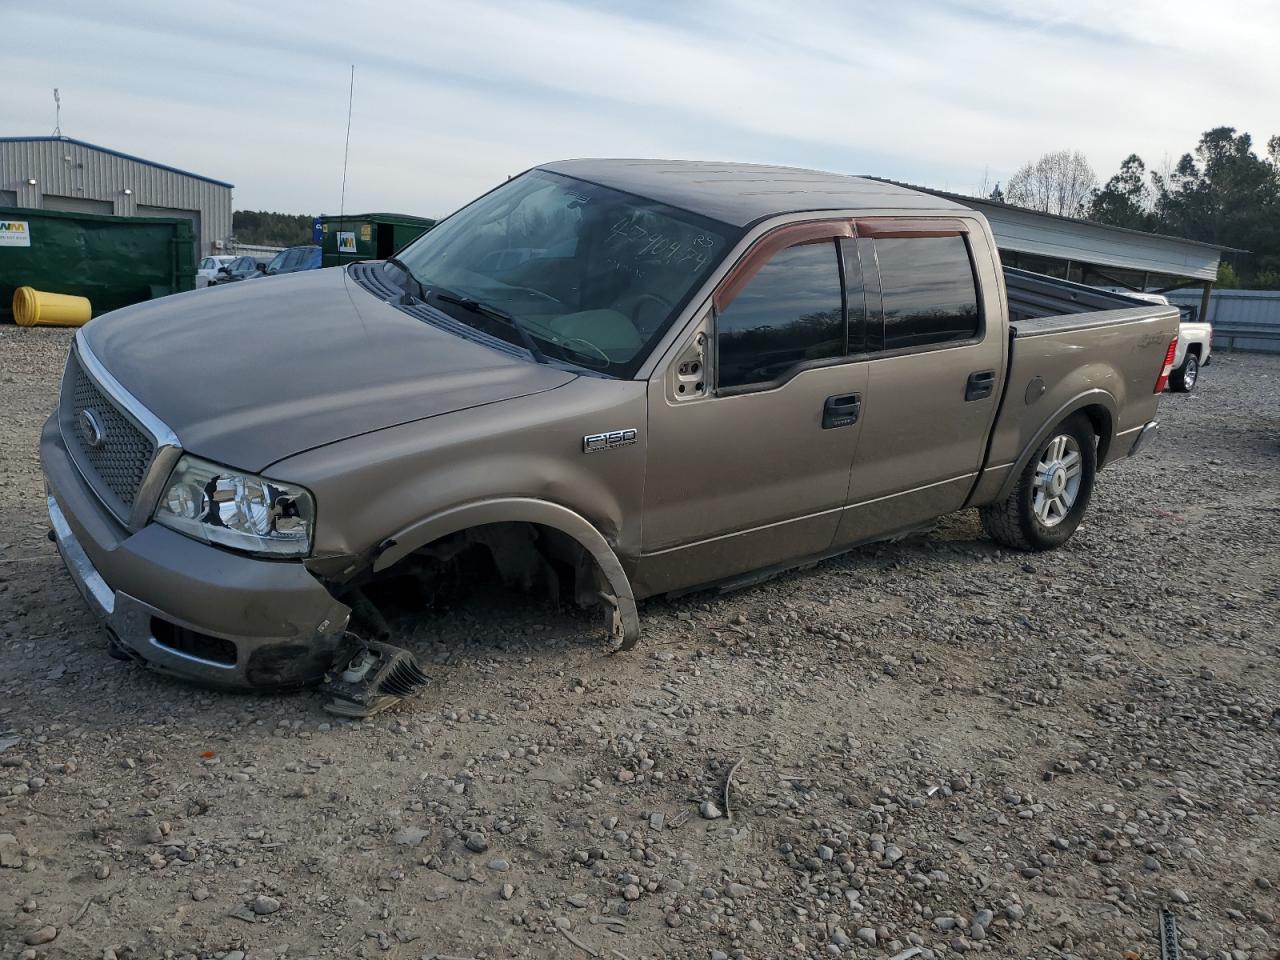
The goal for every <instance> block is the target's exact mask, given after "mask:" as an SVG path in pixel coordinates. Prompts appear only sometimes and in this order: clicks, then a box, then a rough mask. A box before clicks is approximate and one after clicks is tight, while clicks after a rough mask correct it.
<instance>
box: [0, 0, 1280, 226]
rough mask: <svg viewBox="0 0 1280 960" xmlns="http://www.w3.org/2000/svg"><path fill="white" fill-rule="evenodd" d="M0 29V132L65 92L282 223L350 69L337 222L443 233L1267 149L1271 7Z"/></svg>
mask: <svg viewBox="0 0 1280 960" xmlns="http://www.w3.org/2000/svg"><path fill="white" fill-rule="evenodd" d="M1065 7H1069V12H1067V13H1062V12H1060V8H1065ZM792 10H795V11H800V10H803V11H804V12H803V13H800V12H794V13H793V12H791V11H792ZM196 11H198V12H196ZM0 35H3V36H4V37H5V41H6V42H5V43H4V71H3V77H4V79H3V87H2V88H0V89H2V93H0V135H46V134H49V133H51V132H52V130H53V125H54V115H53V99H52V88H53V87H55V86H56V87H59V88H60V89H61V91H62V103H63V113H62V131H63V133H64V134H66V135H67V136H71V137H76V138H79V139H82V140H87V141H89V142H91V143H96V144H101V145H103V146H107V147H112V148H114V149H117V150H122V151H125V152H127V153H133V154H137V155H138V156H141V157H145V158H147V159H150V160H155V161H158V162H161V163H167V164H171V165H173V166H177V167H182V168H184V169H188V170H191V171H194V172H197V173H202V174H205V175H207V176H211V177H214V178H217V179H221V180H228V181H230V182H232V183H234V184H235V185H236V189H235V205H236V207H237V208H252V209H268V210H278V211H282V212H290V213H294V212H296V213H311V214H314V213H321V212H336V210H337V208H338V202H339V190H340V186H341V179H342V149H343V139H344V135H345V132H346V121H347V84H348V79H349V70H350V65H351V64H353V63H354V64H355V67H356V75H355V99H354V104H355V109H354V120H353V123H352V130H351V157H350V170H349V174H348V179H347V196H346V209H347V210H348V211H358V210H394V211H400V212H405V213H415V214H422V215H427V216H439V215H442V214H444V213H447V212H449V211H450V210H452V209H454V208H456V207H457V206H459V205H461V204H462V203H464V202H465V201H467V200H469V199H471V198H472V197H474V196H475V195H476V194H478V193H480V192H482V191H484V190H486V189H488V188H489V187H491V186H492V185H493V184H495V183H497V182H499V181H501V180H502V179H504V178H505V177H506V176H508V175H510V174H515V173H518V172H520V171H521V170H524V169H526V168H528V167H529V166H532V165H534V164H537V163H540V162H543V161H547V160H553V159H561V158H565V157H583V156H615V157H668V158H671V157H675V158H694V159H718V160H743V161H755V162H768V163H783V164H791V165H795V166H806V167H815V168H819V169H825V170H834V171H840V172H845V173H871V174H876V175H879V176H885V177H891V178H894V179H899V180H906V181H909V182H915V183H922V184H927V185H930V186H934V187H941V188H949V189H953V190H960V191H967V190H973V189H976V188H977V187H978V185H979V184H980V183H982V182H983V180H984V176H986V177H987V178H989V180H990V181H991V182H994V181H996V180H1004V179H1006V178H1007V177H1008V175H1009V173H1010V172H1011V171H1012V170H1014V169H1015V168H1017V167H1018V166H1019V165H1020V164H1021V163H1022V162H1023V161H1025V160H1028V159H1033V158H1035V157H1037V156H1039V155H1040V154H1041V153H1043V152H1045V151H1048V150H1055V149H1059V148H1063V147H1071V148H1076V149H1080V150H1082V151H1084V153H1085V154H1086V155H1087V156H1088V157H1089V159H1090V161H1091V162H1092V163H1093V165H1094V167H1095V169H1096V170H1097V171H1098V174H1099V177H1100V178H1101V179H1104V180H1105V179H1106V178H1107V177H1108V176H1110V175H1111V174H1112V173H1113V172H1114V171H1115V169H1116V168H1117V167H1118V166H1119V163H1120V161H1121V159H1123V158H1124V157H1125V156H1127V155H1128V154H1129V153H1131V152H1137V153H1138V154H1140V155H1141V156H1142V157H1143V158H1144V159H1146V160H1147V162H1148V164H1149V165H1151V166H1157V167H1158V166H1159V165H1160V163H1161V161H1162V160H1163V159H1164V158H1166V157H1171V158H1174V159H1176V157H1177V156H1178V155H1179V154H1181V153H1183V152H1185V151H1187V150H1189V149H1191V148H1192V147H1193V146H1194V144H1195V141H1196V140H1197V138H1198V137H1199V135H1200V133H1201V132H1202V131H1204V130H1206V129H1208V128H1210V127H1212V126H1217V125H1223V124H1225V125H1230V126H1235V127H1237V128H1240V129H1243V130H1248V131H1249V132H1250V133H1252V134H1253V135H1254V140H1255V143H1256V144H1258V145H1259V147H1260V148H1263V147H1264V145H1265V142H1266V139H1267V137H1269V136H1270V135H1272V134H1275V133H1280V108H1278V107H1277V104H1280V53H1278V52H1277V44H1278V43H1280V4H1278V3H1275V2H1274V0H1259V2H1248V0H1244V2H1230V0H1228V2H1216V3H1208V2H1203V0H1197V2H1183V0H1167V2H1155V0H1126V2H1122V3H1116V2H1114V0H1111V2H1100V0H1074V2H1072V3H1070V4H1065V3H1063V2H1061V0H1055V2H1047V0H987V2H955V3H944V2H909V0H893V2H885V0H878V2H873V3H861V2H852V0H850V2H832V3H791V2H777V0H760V2H757V0H734V2H729V0H695V2H687V0H685V2H666V0H640V2H634V3H624V2H622V0H613V2H608V0H604V2H599V3H586V2H581V3H571V2H557V0H546V2H508V3H489V2H462V0H455V2H452V3H436V2H425V0H422V2H418V0H415V2H406V0H402V2H400V3H380V2H369V0H358V2H355V0H353V2H348V3H345V4H338V3H330V2H328V0H312V2H296V3H295V2H288V0H270V2H267V0H258V2H254V3H252V4H249V3H239V2H228V0H216V2H211V3H173V2H171V0H157V2H148V0H112V2H109V3H102V2H101V0H92V2H90V0H65V2H63V0H41V2H39V3H26V2H20V0H0Z"/></svg>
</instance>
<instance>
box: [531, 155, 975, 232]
mask: <svg viewBox="0 0 1280 960" xmlns="http://www.w3.org/2000/svg"><path fill="white" fill-rule="evenodd" d="M538 169H540V170H548V171H550V172H552V173H560V174H564V175H565V176H568V177H577V178H578V179H579V180H586V181H589V182H591V183H595V184H598V185H599V186H602V187H612V188H613V189H615V190H622V191H625V192H626V193H631V194H635V195H636V196H639V197H645V198H646V199H649V200H656V201H658V202H660V203H665V204H668V205H669V206H672V207H679V208H681V209H683V210H688V211H690V212H691V213H696V214H700V215H702V216H704V217H709V218H710V219H712V220H719V221H720V222H721V223H727V224H730V225H732V226H735V227H748V226H751V225H752V224H754V223H758V222H759V221H761V220H765V219H767V218H769V217H775V216H778V215H780V214H787V213H807V212H809V211H817V210H859V209H865V210H928V211H937V212H955V211H957V210H967V209H969V208H968V207H965V206H964V205H963V204H959V203H956V202H954V201H951V200H944V199H942V198H940V197H936V196H933V195H931V194H927V193H921V192H920V191H918V190H912V189H910V188H909V187H904V186H900V185H899V184H896V183H886V182H885V181H883V180H873V179H870V178H868V177H850V176H845V175H843V174H838V173H824V172H822V171H821V170H804V169H801V168H799V167H774V166H766V165H762V164H754V163H715V162H711V161H704V160H560V161H557V162H555V163H547V164H543V165H542V166H541V167H539V168H538Z"/></svg>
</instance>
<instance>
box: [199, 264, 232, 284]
mask: <svg viewBox="0 0 1280 960" xmlns="http://www.w3.org/2000/svg"><path fill="white" fill-rule="evenodd" d="M234 259H235V257H231V256H216V257H205V258H204V259H203V260H201V261H200V266H199V267H197V268H196V288H197V289H198V288H200V287H207V286H209V284H211V283H214V282H216V278H217V276H218V271H219V270H220V269H221V268H222V267H226V266H230V265H231V261H233V260H234Z"/></svg>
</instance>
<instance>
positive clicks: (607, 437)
mask: <svg viewBox="0 0 1280 960" xmlns="http://www.w3.org/2000/svg"><path fill="white" fill-rule="evenodd" d="M637 436H639V431H638V430H636V428H635V427H628V428H627V429H625V430H610V431H609V432H608V433H589V434H587V435H586V436H585V437H583V438H582V452H583V453H599V452H600V451H601V450H612V449H614V448H615V447H625V446H628V445H630V444H633V443H635V442H636V437H637Z"/></svg>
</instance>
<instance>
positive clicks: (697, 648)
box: [0, 327, 1280, 960]
mask: <svg viewBox="0 0 1280 960" xmlns="http://www.w3.org/2000/svg"><path fill="white" fill-rule="evenodd" d="M69 341H70V337H69V335H68V334H67V333H65V332H61V331H44V330H30V331H27V330H18V329H16V328H11V327H0V410H3V414H2V416H3V423H4V430H3V431H0V610H3V612H4V616H3V617H2V618H0V691H2V692H3V694H4V697H3V700H0V954H3V955H4V956H14V957H17V956H21V955H23V954H24V951H31V955H32V956H39V957H77V958H80V957H111V956H115V957H118V958H126V957H138V958H151V957H161V956H164V957H188V958H191V957H199V958H211V957H212V958H222V960H243V957H244V956H245V955H246V954H247V955H248V956H250V957H252V958H255V960H262V958H275V957H284V956H287V957H290V958H296V957H343V958H350V957H388V958H424V957H433V956H439V957H476V958H482V957H483V958H493V960H496V958H506V957H552V956H555V957H583V958H587V957H605V958H616V957H625V958H628V960H638V958H641V957H659V956H666V957H691V958H694V957H696V958H703V960H705V958H707V957H708V956H711V957H721V956H725V957H727V956H734V957H752V958H757V957H759V958H764V957H782V956H796V957H802V956H803V957H810V956H825V955H840V956H845V957H861V958H873V957H874V958H881V957H884V958H887V957H892V956H894V955H895V954H897V953H900V952H901V951H904V950H906V949H908V948H909V947H911V946H912V945H919V946H920V947H922V948H923V950H924V953H923V954H921V955H922V956H928V955H930V954H932V955H934V956H942V955H944V954H947V953H949V952H984V951H985V952H987V953H990V954H992V955H994V956H1001V957H1005V956H1008V957H1013V956H1017V957H1045V958H1049V957H1054V958H1058V957H1062V956H1076V957H1081V958H1102V957H1116V958H1119V957H1122V956H1124V954H1125V951H1126V950H1133V951H1135V952H1136V953H1137V954H1138V955H1139V956H1141V957H1153V956H1154V955H1155V947H1154V944H1155V940H1154V934H1153V925H1154V920H1155V916H1156V910H1157V907H1158V906H1159V905H1161V904H1169V905H1170V906H1171V907H1172V909H1174V910H1175V911H1176V913H1177V915H1178V920H1179V924H1180V928H1181V931H1182V935H1183V949H1184V952H1186V953H1187V954H1189V955H1191V956H1196V957H1237V958H1238V957H1252V958H1263V957H1270V956H1272V953H1273V952H1274V951H1275V949H1276V941H1277V935H1278V934H1280V927H1277V921H1276V915H1277V913H1278V912H1280V902H1278V901H1280V895H1278V894H1277V889H1276V888H1277V885H1280V815H1278V811H1277V806H1278V805H1280V800H1278V799H1277V798H1278V797H1280V789H1278V788H1280V774H1277V771H1278V770H1280V719H1277V711H1278V710H1280V667H1278V666H1277V664H1278V663H1280V658H1278V655H1280V629H1278V628H1277V621H1278V620H1280V587H1278V586H1277V584H1278V583H1280V552H1278V551H1277V547H1276V544H1277V542H1278V541H1280V446H1278V442H1280V358H1266V357H1258V356H1246V355H1226V354H1223V355H1219V356H1217V357H1215V360H1214V363H1213V365H1212V366H1211V367H1209V369H1208V370H1206V371H1205V374H1204V377H1203V380H1202V383H1201V386H1200V387H1199V388H1198V392H1197V393H1195V394H1192V395H1190V396H1180V395H1170V396H1169V397H1167V398H1166V399H1165V400H1164V401H1163V403H1162V404H1161V412H1160V417H1161V420H1162V423H1163V429H1162V431H1161V433H1160V435H1159V438H1158V439H1157V440H1156V442H1155V443H1154V444H1153V446H1152V447H1151V449H1150V451H1149V452H1147V453H1146V454H1144V455H1143V456H1141V457H1139V458H1137V459H1135V460H1133V461H1128V462H1124V463H1122V464H1120V465H1118V466H1116V467H1114V468H1112V469H1109V470H1107V471H1105V472H1104V473H1103V474H1102V475H1101V479H1100V484H1099V487H1098V490H1097V493H1096V495H1095V497H1094V502H1093V505H1092V507H1091V512H1090V515H1089V517H1088V518H1087V520H1086V525H1085V526H1084V527H1083V528H1082V529H1081V530H1080V532H1079V533H1078V534H1077V535H1076V537H1075V538H1074V539H1073V540H1072V541H1071V542H1070V543H1069V544H1068V545H1067V546H1066V547H1065V548H1064V549H1062V550H1059V551H1057V552H1055V553H1052V554H1042V555H1035V556H1028V555H1022V554H1015V553H1012V552H1010V551H1006V550H1003V549H1000V548H997V547H996V546H994V545H993V544H991V543H990V542H988V541H986V540H984V539H983V538H982V537H981V534H980V532H979V529H978V526H977V523H976V520H975V518H974V516H972V515H971V514H960V515H957V516H954V517H950V518H947V519H946V520H945V521H944V522H943V523H942V525H941V526H940V527H939V529H938V530H936V531H935V532H934V533H932V534H930V535H928V536H926V537H922V538H918V539H915V540H912V541H909V542H906V543H900V544H895V545H891V546H880V547H875V548H872V549H868V550H863V551H859V552H856V553H853V554H850V555H848V556H847V557H844V558H840V559H837V560H834V561H830V562H827V563H824V564H822V565H821V566H819V567H818V568H817V569H816V570H813V571H809V572H807V573H802V574H794V575H790V576H786V577H784V578H781V579H779V580H776V581H773V582H771V583H768V584H765V585H762V586H758V587H754V588H751V589H748V590H744V591H742V592H739V593H735V594H730V595H726V596H717V595H694V596H690V597H686V598H684V599H681V600H679V601H665V600H659V601H655V602H651V603H648V604H647V605H645V606H644V608H643V609H642V619H643V624H644V631H645V634H644V639H643V640H642V642H641V646H640V647H639V648H638V649H637V650H636V651H634V652H633V653H631V654H625V655H619V656H612V657H610V656H605V655H603V653H602V650H603V641H602V640H601V639H600V633H599V625H598V623H597V620H596V618H595V617H587V616H583V617H579V616H577V615H575V614H569V613H561V612H557V611H555V610H552V609H548V608H546V607H543V606H539V605H537V604H535V603H532V602H530V601H526V600H524V599H522V598H513V597H504V596H493V597H488V598H485V599H483V600H478V601H477V600H473V601H472V602H470V603H467V604H464V605H460V606H458V607H456V608H454V609H450V610H448V611H446V612H445V613H444V614H442V615H441V616H439V617H437V618H434V619H433V620H432V621H431V622H429V623H424V624H422V625H421V626H420V627H419V628H418V629H417V630H415V631H414V636H413V638H412V643H413V644H414V646H415V649H416V651H417V652H418V653H419V655H420V659H421V660H422V662H423V663H424V664H426V665H427V670H428V672H429V673H430V674H431V675H432V677H433V683H432V685H431V686H430V687H429V688H428V689H427V690H426V691H425V692H424V693H423V694H422V695H421V696H420V697H419V698H418V699H417V700H416V701H414V702H411V703H409V704H406V705H403V706H402V707H400V708H399V709H397V710H395V711H394V712H392V713H389V714H386V715H382V716H379V717H376V718H374V719H373V720H372V721H370V722H364V723H348V722H343V721H337V720H335V719H334V718H332V717H329V716H327V715H326V714H324V713H323V712H322V711H321V709H320V707H321V702H322V700H321V697H320V696H319V695H318V694H314V693H306V694H300V695H295V696H288V697H255V696H229V695H223V694H211V693H208V692H205V691H202V690H198V689H196V688H193V687H190V686H186V685H183V684H179V683H176V682H173V681H170V680H166V679H163V678H160V677H158V676H155V675H152V674H149V673H147V672H144V671H143V670H140V669H138V668H136V667H134V666H132V665H129V664H123V663H119V662H117V661H114V660H111V659H110V658H108V656H107V654H106V649H105V646H104V643H103V641H102V638H101V636H100V634H99V633H98V631H97V629H96V627H95V624H94V623H93V621H92V618H91V617H90V616H89V614H88V613H87V612H86V611H85V609H84V607H83V605H82V603H81V601H80V598H79V596H78V595H77V594H76V591H75V589H74V587H73V586H72V584H71V582H70V580H69V579H68V577H67V576H66V574H65V573H64V572H63V570H62V568H61V565H60V563H59V561H58V560H57V558H56V555H55V553H54V551H53V548H52V546H51V545H50V544H49V543H48V541H47V540H46V539H45V530H46V528H47V520H46V518H45V514H44V498H43V489H42V485H41V478H40V469H39V463H38V457H37V454H36V439H37V436H38V433H39V430H40V427H41V424H42V423H43V420H44V418H45V417H46V416H47V413H48V411H49V410H51V409H52V407H53V405H54V402H55V398H56V394H57V385H58V379H59V377H60V374H61V369H62V364H63V360H64V358H65V355H66V350H67V347H68V345H69ZM735 765H736V767H735ZM731 769H732V770H733V781H732V785H731V787H730V791H729V797H728V801H727V802H726V799H725V781H726V779H727V777H728V775H729V772H730V770H731ZM708 804H711V805H714V807H715V809H714V810H713V809H711V807H710V806H708ZM716 812H719V813H720V814H721V816H719V817H716V818H714V819H707V818H706V817H705V816H704V814H714V813H716ZM50 936H52V938H51V939H47V938H50ZM41 941H44V942H41ZM1231 951H1235V952H1234V953H1232V952H1231Z"/></svg>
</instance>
